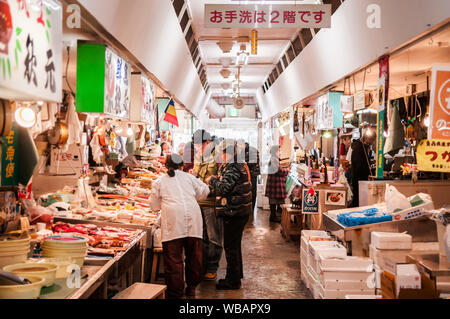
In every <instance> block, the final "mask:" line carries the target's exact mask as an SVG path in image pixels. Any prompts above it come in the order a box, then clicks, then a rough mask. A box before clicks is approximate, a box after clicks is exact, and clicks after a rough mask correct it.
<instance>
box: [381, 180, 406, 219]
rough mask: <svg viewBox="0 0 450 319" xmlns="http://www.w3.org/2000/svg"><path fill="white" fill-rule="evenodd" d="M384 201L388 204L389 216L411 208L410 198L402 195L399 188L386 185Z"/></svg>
mask: <svg viewBox="0 0 450 319" xmlns="http://www.w3.org/2000/svg"><path fill="white" fill-rule="evenodd" d="M384 200H385V202H386V210H387V212H388V213H389V214H392V213H395V212H398V211H402V210H404V209H408V208H411V204H410V202H409V200H408V198H407V197H406V196H405V195H403V194H402V193H400V192H399V191H398V190H397V188H395V187H394V186H392V185H389V184H387V185H386V192H385V194H384Z"/></svg>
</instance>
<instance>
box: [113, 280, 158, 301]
mask: <svg viewBox="0 0 450 319" xmlns="http://www.w3.org/2000/svg"><path fill="white" fill-rule="evenodd" d="M166 290H167V286H165V285H152V284H144V283H142V282H138V283H135V284H134V285H132V286H130V287H128V288H127V289H125V290H122V291H121V292H119V293H118V294H117V295H115V296H114V297H113V298H112V299H165V298H166Z"/></svg>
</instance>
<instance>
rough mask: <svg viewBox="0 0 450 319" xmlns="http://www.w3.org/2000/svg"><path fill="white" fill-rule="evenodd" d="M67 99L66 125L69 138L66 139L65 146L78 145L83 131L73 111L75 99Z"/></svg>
mask: <svg viewBox="0 0 450 319" xmlns="http://www.w3.org/2000/svg"><path fill="white" fill-rule="evenodd" d="M68 99H69V107H68V109H67V116H66V124H67V126H68V128H69V137H68V139H67V144H68V145H71V144H80V143H81V133H82V132H83V129H82V127H81V123H80V119H79V118H78V115H77V112H76V111H75V99H74V97H73V96H72V95H70V96H69V98H68Z"/></svg>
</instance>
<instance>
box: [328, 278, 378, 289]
mask: <svg viewBox="0 0 450 319" xmlns="http://www.w3.org/2000/svg"><path fill="white" fill-rule="evenodd" d="M322 285H323V287H324V288H325V289H327V290H370V289H373V288H374V287H372V286H373V285H372V284H370V285H369V284H368V283H367V281H366V280H359V281H351V280H327V281H325V282H324V283H323V284H322Z"/></svg>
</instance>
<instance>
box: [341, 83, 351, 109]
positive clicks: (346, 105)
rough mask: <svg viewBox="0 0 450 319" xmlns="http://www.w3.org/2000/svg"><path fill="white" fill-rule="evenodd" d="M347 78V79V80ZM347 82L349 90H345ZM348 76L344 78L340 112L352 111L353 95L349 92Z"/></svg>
mask: <svg viewBox="0 0 450 319" xmlns="http://www.w3.org/2000/svg"><path fill="white" fill-rule="evenodd" d="M347 80H348V81H347ZM347 82H348V84H349V85H348V86H349V90H348V91H347V90H346V88H347V86H346V84H347ZM350 86H351V85H350V78H346V79H345V80H344V95H342V96H341V112H342V113H350V112H353V104H354V96H353V95H352V94H351V87H350Z"/></svg>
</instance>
